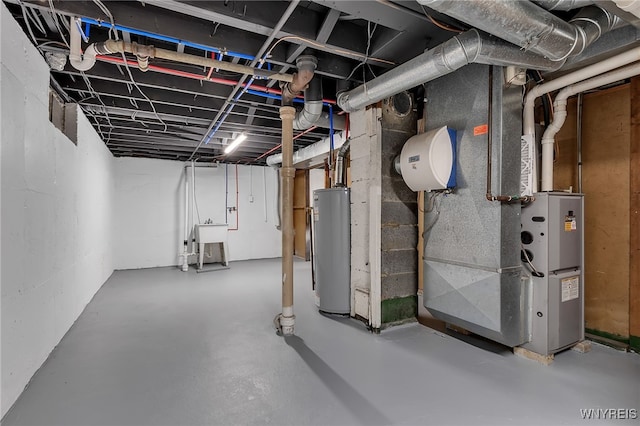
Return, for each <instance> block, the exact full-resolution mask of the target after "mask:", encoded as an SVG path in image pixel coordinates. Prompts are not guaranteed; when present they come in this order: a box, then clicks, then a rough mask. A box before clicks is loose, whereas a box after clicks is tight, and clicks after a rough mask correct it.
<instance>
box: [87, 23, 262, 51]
mask: <svg viewBox="0 0 640 426" xmlns="http://www.w3.org/2000/svg"><path fill="white" fill-rule="evenodd" d="M80 20H81V22H84V23H85V24H91V25H97V26H99V27H109V28H111V27H112V25H111V24H110V23H108V22H103V21H98V20H96V19H92V18H80ZM113 29H115V30H119V31H125V32H128V33H131V34H136V35H140V36H144V37H149V38H153V39H155V40H162V41H166V42H169V43H175V44H183V45H185V46H189V47H193V48H195V49H200V50H204V51H206V52H213V53H224V54H226V55H229V56H233V57H236V58H240V59H247V60H249V61H252V60H254V59H255V57H254V56H251V55H245V54H244V53H239V52H229V51H225V52H223V51H222V50H220V49H218V48H217V47H211V46H205V45H204V44H199V43H192V42H190V41H185V40H180V39H179V38H175V37H169V36H163V35H160V34H156V33H152V32H149V31H141V30H136V29H134V28H129V27H124V26H122V25H117V24H116V25H114V26H113ZM85 32H86V33H87V36H88V35H89V31H88V30H85Z"/></svg>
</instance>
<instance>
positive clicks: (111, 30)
mask: <svg viewBox="0 0 640 426" xmlns="http://www.w3.org/2000/svg"><path fill="white" fill-rule="evenodd" d="M49 2H50V3H52V2H53V0H49ZM93 2H94V3H95V4H96V5H97V6H98V7H99V8H100V10H102V11H103V12H104V14H105V15H107V16H108V17H109V21H110V23H111V28H109V34H110V37H112V38H113V39H114V40H116V41H118V40H120V39H119V37H118V32H117V31H116V30H114V28H115V25H116V23H115V20H114V18H113V14H112V13H111V11H110V10H109V8H108V7H107V6H105V5H104V3H102V2H101V1H100V0H93ZM65 42H66V40H65ZM120 55H121V56H122V60H123V62H124V67H125V69H126V70H127V74H128V75H129V80H130V81H131V84H133V86H134V87H135V88H136V89H137V90H138V92H140V94H141V95H142V97H143V98H144V99H145V100H146V101H147V102H148V103H149V106H150V107H151V110H152V111H153V114H154V115H155V116H156V118H157V119H158V121H159V122H160V123H162V125H163V126H164V131H165V132H166V131H167V129H168V126H167V123H165V121H164V120H163V119H162V118H161V117H160V114H158V111H157V110H156V106H155V105H154V103H153V102H152V101H151V99H149V97H148V96H147V95H146V94H145V93H144V92H143V91H142V89H141V88H140V86H138V83H137V82H136V80H135V79H134V78H133V74H132V73H131V69H130V68H129V62H128V61H127V57H126V55H125V54H124V52H120Z"/></svg>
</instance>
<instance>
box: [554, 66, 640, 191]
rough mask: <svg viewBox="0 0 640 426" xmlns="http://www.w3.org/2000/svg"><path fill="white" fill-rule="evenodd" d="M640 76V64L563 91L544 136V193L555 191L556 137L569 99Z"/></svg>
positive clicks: (556, 102) (556, 101) (558, 96)
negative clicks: (554, 158) (554, 155)
mask: <svg viewBox="0 0 640 426" xmlns="http://www.w3.org/2000/svg"><path fill="white" fill-rule="evenodd" d="M638 74H640V63H634V64H631V65H627V66H626V67H623V68H619V69H617V70H614V71H610V72H608V73H606V74H601V75H599V76H596V77H593V78H590V79H588V80H584V81H582V82H580V83H576V84H572V85H571V86H567V87H565V88H564V89H562V90H561V91H560V92H559V93H558V95H557V96H556V99H555V100H554V102H553V108H554V119H553V121H552V122H551V124H549V126H547V129H546V130H545V132H544V135H543V136H542V191H553V145H554V142H555V136H556V134H557V133H558V132H559V131H560V129H561V128H562V126H563V125H564V122H565V120H566V118H567V99H568V98H569V97H571V96H573V95H576V94H578V93H581V92H584V91H585V90H590V89H595V88H596V87H600V86H604V85H607V84H611V83H615V82H616V81H620V80H625V79H627V78H631V77H633V76H635V75H638Z"/></svg>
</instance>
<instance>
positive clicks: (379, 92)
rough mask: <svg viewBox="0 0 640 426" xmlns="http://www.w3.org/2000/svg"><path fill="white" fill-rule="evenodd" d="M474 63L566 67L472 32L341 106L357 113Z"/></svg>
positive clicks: (346, 97)
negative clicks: (368, 106) (366, 107)
mask: <svg viewBox="0 0 640 426" xmlns="http://www.w3.org/2000/svg"><path fill="white" fill-rule="evenodd" d="M461 3H468V2H461ZM471 63H478V64H487V65H501V66H509V65H514V66H520V67H523V68H533V69H540V70H555V69H558V68H560V67H561V66H562V63H558V62H554V61H552V60H549V59H545V58H543V57H541V56H539V55H535V54H532V53H529V52H525V51H523V50H522V49H519V48H517V47H516V46H514V45H512V44H510V43H507V42H505V41H503V40H500V39H498V38H496V37H492V36H489V35H486V34H481V33H480V32H478V30H476V29H472V30H469V31H467V32H464V33H462V34H460V35H457V36H455V37H453V38H451V39H449V40H447V41H445V42H444V43H442V44H441V45H439V46H437V47H435V48H433V49H431V50H429V51H427V52H425V53H423V54H422V55H419V56H416V57H415V58H413V59H411V60H410V61H408V62H405V63H404V64H402V65H399V66H397V67H396V68H394V69H392V70H390V71H388V72H386V73H385V74H383V75H381V76H380V77H377V78H374V79H373V80H371V81H369V82H367V83H366V84H363V85H361V86H358V87H356V88H355V89H353V90H350V91H348V92H342V93H339V94H338V98H337V101H338V106H340V108H342V109H343V110H345V111H347V112H352V111H356V110H358V109H361V108H364V107H365V106H367V105H370V104H372V103H374V102H378V101H380V100H382V99H385V98H388V97H389V96H392V95H395V94H396V93H399V92H402V91H403V90H408V89H411V88H412V87H415V86H418V85H420V84H423V83H426V82H429V81H431V80H435V79H436V78H438V77H442V76H443V75H446V74H449V73H451V72H453V71H455V70H457V69H459V68H462V67H464V66H465V65H467V64H471Z"/></svg>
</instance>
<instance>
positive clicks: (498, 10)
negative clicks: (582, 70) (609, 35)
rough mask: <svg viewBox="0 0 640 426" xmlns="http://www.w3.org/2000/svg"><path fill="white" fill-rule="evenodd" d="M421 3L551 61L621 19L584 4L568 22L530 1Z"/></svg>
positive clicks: (582, 46)
mask: <svg viewBox="0 0 640 426" xmlns="http://www.w3.org/2000/svg"><path fill="white" fill-rule="evenodd" d="M418 3H420V4H421V5H423V6H426V7H428V8H430V9H433V10H435V11H437V12H440V13H443V14H445V15H448V16H451V17H452V18H455V19H458V20H460V21H462V22H465V23H467V24H469V25H471V26H473V27H475V28H478V29H481V30H483V31H486V32H488V33H490V34H493V35H495V36H497V37H500V38H501V39H503V40H507V41H509V42H511V43H513V44H515V45H517V46H519V47H521V48H522V49H524V50H526V51H531V52H534V53H537V54H539V55H542V56H544V57H545V58H548V59H550V60H552V61H564V60H565V59H566V58H568V57H569V56H572V55H578V54H580V53H582V51H583V50H584V49H585V48H586V47H587V46H588V45H589V44H590V43H592V42H593V41H594V40H596V39H598V37H600V36H601V35H602V34H604V33H605V32H607V31H609V30H611V29H613V28H614V27H615V26H616V25H618V24H619V22H620V19H619V18H618V17H617V16H615V15H612V14H611V13H609V12H607V11H606V10H604V9H602V8H600V7H596V6H587V7H585V8H583V9H582V10H581V11H580V12H578V16H576V17H574V18H573V19H572V20H571V21H570V22H566V21H564V20H562V19H561V18H558V17H557V16H555V15H553V14H551V13H550V12H548V11H546V10H544V9H543V8H542V7H540V6H538V5H536V4H535V3H532V2H529V1H495V0H475V1H457V0H418Z"/></svg>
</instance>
